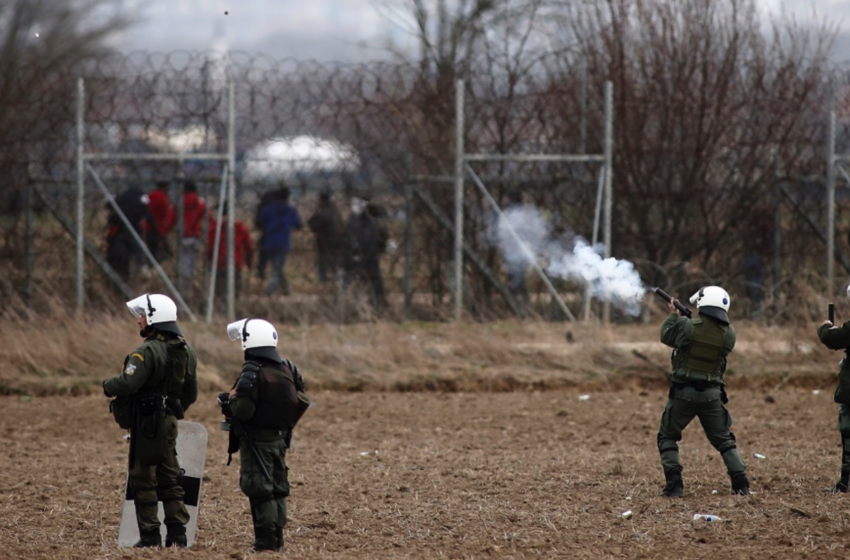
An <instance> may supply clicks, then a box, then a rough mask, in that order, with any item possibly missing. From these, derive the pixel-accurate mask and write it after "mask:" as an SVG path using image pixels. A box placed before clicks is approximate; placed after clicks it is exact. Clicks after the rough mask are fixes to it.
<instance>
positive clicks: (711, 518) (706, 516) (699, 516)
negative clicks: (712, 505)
mask: <svg viewBox="0 0 850 560" xmlns="http://www.w3.org/2000/svg"><path fill="white" fill-rule="evenodd" d="M700 519H702V520H705V521H706V522H712V521H723V519H722V518H720V517H717V516H716V515H712V514H710V513H695V514H694V521H699V520H700Z"/></svg>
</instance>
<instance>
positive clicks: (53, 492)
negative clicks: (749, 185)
mask: <svg viewBox="0 0 850 560" xmlns="http://www.w3.org/2000/svg"><path fill="white" fill-rule="evenodd" d="M312 396H313V399H314V401H315V403H316V406H314V407H312V408H311V409H310V410H309V411H308V413H307V415H306V416H305V418H304V419H303V420H302V424H300V425H299V427H298V430H297V434H296V437H295V440H294V443H293V449H291V450H290V454H289V456H288V463H289V466H290V468H291V482H292V496H291V498H290V500H289V517H290V520H289V525H288V526H287V529H286V539H287V544H286V549H285V554H286V556H288V557H290V558H323V559H327V558H346V559H360V558H362V559H374V558H541V557H543V558H588V559H590V558H593V559H598V558H805V557H812V558H847V557H848V556H850V496H845V495H833V494H830V493H826V492H824V491H823V488H824V487H827V486H829V485H831V484H832V483H834V482H835V480H836V478H837V475H838V469H839V462H840V446H839V436H838V432H837V430H836V405H834V404H833V403H832V398H831V395H830V394H829V392H828V391H813V390H811V389H798V388H793V389H783V390H781V391H777V392H776V393H774V394H770V395H768V394H767V393H765V392H762V391H758V390H753V389H748V390H737V391H736V390H735V389H734V387H733V388H732V390H731V396H732V402H731V403H730V404H729V408H730V410H731V412H732V415H733V417H734V419H735V426H734V427H733V430H734V432H735V433H736V434H737V436H738V443H739V448H740V449H741V451H742V454H743V456H744V457H745V459H746V461H747V462H748V464H749V474H750V477H751V479H752V485H753V487H752V488H753V491H754V493H755V494H754V495H752V496H749V497H737V496H732V495H730V493H729V481H728V479H727V477H726V474H725V472H724V468H723V463H722V461H721V460H720V457H719V456H718V454H717V453H716V452H715V451H714V449H712V448H711V446H710V445H709V444H708V442H707V441H706V439H705V437H704V435H703V434H702V432H701V430H700V427H699V424H698V422H695V423H694V424H692V425H691V426H690V427H689V428H688V430H686V432H685V436H684V440H683V442H682V446H681V447H682V450H681V453H682V460H683V462H684V464H685V472H684V477H685V497H684V498H683V499H666V498H661V497H658V496H657V494H658V492H659V490H660V488H661V486H662V485H663V480H662V475H661V469H660V466H659V461H658V453H657V451H656V447H655V434H656V430H657V424H658V420H659V418H660V415H661V412H662V409H663V406H664V402H665V398H666V395H665V394H664V392H663V391H661V390H643V391H642V390H640V389H634V390H622V391H617V392H611V393H606V392H599V391H598V390H594V392H589V393H587V395H584V394H583V393H582V392H581V391H572V390H570V391H541V392H532V391H516V392H504V393H487V392H484V393H451V394H444V393H398V392H361V393H345V392H319V393H316V394H314V395H312ZM583 397H586V398H583ZM0 410H2V411H3V413H2V415H0V433H2V443H3V445H2V458H0V465H2V468H0V558H27V559H29V558H32V559H45V560H47V559H50V560H54V559H74V560H76V559H79V560H82V559H90V558H108V559H113V558H121V559H123V558H204V559H206V558H209V559H241V558H247V557H249V556H250V554H249V552H248V551H249V548H250V545H251V543H252V537H253V535H252V533H251V525H250V513H249V509H248V502H247V500H246V499H245V498H244V497H243V496H242V495H241V493H240V491H239V488H238V464H237V462H236V461H238V460H236V461H235V462H234V464H233V465H231V466H230V467H226V466H225V462H226V453H225V448H226V438H225V434H224V433H223V432H221V431H219V429H218V421H219V419H220V417H219V414H218V409H217V406H216V405H215V403H214V394H213V393H211V392H209V393H204V394H202V395H201V399H200V402H199V403H198V404H197V405H196V406H194V407H193V408H192V409H191V410H190V411H189V414H188V418H187V419H188V420H193V421H197V422H200V423H202V424H204V425H205V426H206V427H207V429H208V430H209V433H210V446H209V451H208V457H207V469H206V478H205V482H204V487H203V495H202V502H201V510H200V517H199V525H198V541H197V542H196V546H195V547H193V548H192V549H189V550H183V551H180V550H173V549H167V550H157V551H153V550H133V549H119V548H117V546H116V540H117V534H118V522H119V515H120V506H121V499H122V489H123V483H124V476H125V474H124V469H125V466H126V454H127V444H126V442H125V440H124V439H123V438H122V436H123V435H124V433H123V432H122V431H121V430H120V429H119V428H118V427H117V426H116V425H115V424H114V423H113V421H112V418H111V416H110V415H109V413H108V411H107V408H106V399H105V398H103V397H97V396H85V397H35V398H32V399H30V398H27V397H24V398H22V397H20V396H14V397H4V398H2V399H0ZM756 453H758V454H760V455H763V456H764V457H765V458H763V459H759V458H755V457H754V454H756ZM627 511H631V512H632V513H631V516H628V517H625V516H624V515H623V514H624V513H625V512H627ZM695 513H711V514H715V515H718V516H720V517H721V518H722V519H723V520H722V521H720V522H713V523H706V522H694V521H693V515H694V514H695ZM274 556H275V555H274V554H272V553H263V554H258V555H255V556H254V557H256V558H266V557H274Z"/></svg>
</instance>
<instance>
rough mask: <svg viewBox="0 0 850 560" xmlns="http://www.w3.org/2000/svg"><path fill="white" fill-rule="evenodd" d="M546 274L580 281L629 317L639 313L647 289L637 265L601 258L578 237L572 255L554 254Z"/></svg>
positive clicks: (563, 252)
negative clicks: (641, 279) (636, 267)
mask: <svg viewBox="0 0 850 560" xmlns="http://www.w3.org/2000/svg"><path fill="white" fill-rule="evenodd" d="M546 272H547V274H549V275H551V276H555V277H557V278H564V279H567V280H579V281H581V282H582V283H583V284H585V285H586V286H588V287H589V289H590V294H591V295H592V296H594V297H596V298H599V299H601V300H604V301H610V302H611V303H612V304H613V305H614V306H615V307H618V308H619V309H622V310H623V311H625V312H626V313H629V314H630V315H634V316H637V315H638V313H640V301H641V299H642V298H643V295H644V293H646V289H645V288H644V287H643V284H642V283H641V281H640V275H639V274H638V273H637V271H636V270H635V267H634V265H633V264H632V263H630V262H629V261H626V260H621V259H615V258H613V257H609V258H607V259H605V258H602V257H601V256H600V255H599V252H598V251H596V250H594V248H593V247H591V246H590V245H588V244H587V242H586V241H585V240H584V239H581V238H578V239H577V240H576V243H575V246H574V247H573V249H572V251H570V252H566V251H561V253H560V254H557V253H553V254H551V256H550V259H549V266H548V268H547V270H546Z"/></svg>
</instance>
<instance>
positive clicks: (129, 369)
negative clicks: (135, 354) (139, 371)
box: [124, 364, 136, 375]
mask: <svg viewBox="0 0 850 560" xmlns="http://www.w3.org/2000/svg"><path fill="white" fill-rule="evenodd" d="M124 373H126V374H127V375H133V374H134V373H136V366H134V365H133V364H127V367H126V368H124Z"/></svg>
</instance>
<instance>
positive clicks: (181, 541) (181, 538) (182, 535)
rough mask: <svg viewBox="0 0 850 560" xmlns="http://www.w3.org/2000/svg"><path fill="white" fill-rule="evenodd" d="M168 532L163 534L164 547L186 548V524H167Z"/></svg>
mask: <svg viewBox="0 0 850 560" xmlns="http://www.w3.org/2000/svg"><path fill="white" fill-rule="evenodd" d="M167 527H168V532H167V533H166V534H165V548H169V547H172V546H173V547H176V548H186V545H187V544H188V541H186V526H185V525H183V524H182V523H172V524H169V525H168V526H167Z"/></svg>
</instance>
